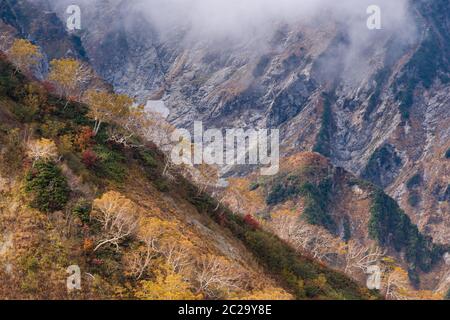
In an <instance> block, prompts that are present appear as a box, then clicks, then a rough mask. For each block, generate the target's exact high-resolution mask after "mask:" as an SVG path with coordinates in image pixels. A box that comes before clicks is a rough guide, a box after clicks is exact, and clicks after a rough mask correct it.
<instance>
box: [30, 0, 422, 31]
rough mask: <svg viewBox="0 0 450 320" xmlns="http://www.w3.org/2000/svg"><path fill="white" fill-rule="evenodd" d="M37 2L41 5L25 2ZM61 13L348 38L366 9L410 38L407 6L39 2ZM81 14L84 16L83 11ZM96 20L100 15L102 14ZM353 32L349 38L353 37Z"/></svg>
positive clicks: (207, 0) (282, 1)
mask: <svg viewBox="0 0 450 320" xmlns="http://www.w3.org/2000/svg"><path fill="white" fill-rule="evenodd" d="M29 1H42V0H29ZM44 1H48V2H49V3H50V5H52V6H53V7H55V8H57V10H58V11H59V12H60V13H61V11H62V10H64V6H68V5H69V4H79V5H80V6H81V7H82V10H89V11H91V10H98V8H100V6H98V5H99V4H100V5H101V6H102V7H103V8H105V7H108V6H109V7H120V8H123V10H124V11H126V12H124V14H125V15H127V16H128V18H129V19H130V20H131V21H132V20H133V19H134V17H133V15H135V14H143V15H145V16H146V17H147V18H148V21H149V23H150V24H151V25H152V26H155V27H157V28H158V29H159V31H160V32H164V31H166V30H172V29H174V28H183V29H188V30H189V32H190V34H191V35H193V36H197V37H208V36H209V37H211V36H212V37H220V36H227V37H238V38H239V37H240V38H243V37H248V36H254V35H255V34H256V35H258V33H259V34H263V33H267V32H270V31H271V30H273V28H274V27H276V26H277V25H278V24H280V23H288V24H297V23H302V24H314V23H316V22H321V21H334V22H337V23H342V24H345V25H346V26H347V27H348V28H350V29H351V31H352V33H355V32H365V31H367V27H366V20H367V18H368V14H367V13H366V9H367V7H368V6H369V5H378V6H379V7H380V8H381V17H382V27H383V30H385V31H389V32H396V33H398V34H402V35H405V36H411V35H412V34H413V33H414V26H413V23H412V22H411V19H410V17H409V14H408V2H409V1H410V0H44ZM85 12H86V11H85ZM97 14H100V15H101V14H102V12H101V11H99V12H97ZM353 31H354V32H353Z"/></svg>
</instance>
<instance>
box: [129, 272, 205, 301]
mask: <svg viewBox="0 0 450 320" xmlns="http://www.w3.org/2000/svg"><path fill="white" fill-rule="evenodd" d="M140 285H141V287H140V289H139V290H138V291H136V293H135V295H136V297H137V298H138V299H141V300H199V299H201V298H202V296H201V295H196V294H194V293H192V291H191V287H190V285H189V283H188V282H187V281H185V280H184V279H183V277H182V276H181V275H180V274H177V273H175V272H173V271H171V270H170V269H168V270H165V272H163V271H158V272H157V275H156V279H155V280H154V281H146V280H144V281H141V282H140Z"/></svg>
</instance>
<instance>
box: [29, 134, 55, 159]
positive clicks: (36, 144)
mask: <svg viewBox="0 0 450 320" xmlns="http://www.w3.org/2000/svg"><path fill="white" fill-rule="evenodd" d="M27 148H28V152H27V155H28V157H29V158H30V159H32V160H33V163H34V162H36V161H38V160H44V161H51V160H56V159H57V158H58V148H57V147H56V144H55V142H53V141H52V140H49V139H40V140H32V141H30V142H28V144H27Z"/></svg>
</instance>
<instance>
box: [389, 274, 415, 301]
mask: <svg viewBox="0 0 450 320" xmlns="http://www.w3.org/2000/svg"><path fill="white" fill-rule="evenodd" d="M410 290H411V288H410V283H409V279H408V272H407V271H405V270H403V269H402V268H401V267H394V268H393V269H392V271H391V272H390V273H389V275H388V276H387V280H386V299H389V300H408V298H409V291H410Z"/></svg>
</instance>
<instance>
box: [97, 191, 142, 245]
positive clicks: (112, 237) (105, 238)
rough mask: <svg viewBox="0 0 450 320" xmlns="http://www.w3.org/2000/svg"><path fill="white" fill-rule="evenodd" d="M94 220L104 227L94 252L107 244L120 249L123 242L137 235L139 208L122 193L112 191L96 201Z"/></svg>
mask: <svg viewBox="0 0 450 320" xmlns="http://www.w3.org/2000/svg"><path fill="white" fill-rule="evenodd" d="M93 209H94V210H93V213H92V218H93V219H94V220H96V221H98V222H99V223H100V225H101V227H102V232H101V235H100V239H98V241H97V246H96V247H95V248H94V251H97V250H98V249H99V248H101V247H102V246H104V245H106V244H111V245H114V246H115V247H116V248H117V249H119V245H120V243H121V242H122V241H124V240H125V239H127V238H128V237H131V236H133V235H134V234H135V232H136V229H137V227H138V218H137V211H138V208H137V206H136V205H135V204H134V202H132V201H131V200H129V199H127V198H125V197H124V196H122V195H121V194H120V193H118V192H115V191H110V192H107V193H105V194H104V195H103V196H102V197H101V198H100V199H96V200H94V204H93Z"/></svg>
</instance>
